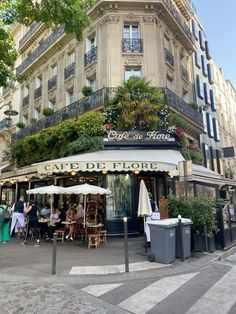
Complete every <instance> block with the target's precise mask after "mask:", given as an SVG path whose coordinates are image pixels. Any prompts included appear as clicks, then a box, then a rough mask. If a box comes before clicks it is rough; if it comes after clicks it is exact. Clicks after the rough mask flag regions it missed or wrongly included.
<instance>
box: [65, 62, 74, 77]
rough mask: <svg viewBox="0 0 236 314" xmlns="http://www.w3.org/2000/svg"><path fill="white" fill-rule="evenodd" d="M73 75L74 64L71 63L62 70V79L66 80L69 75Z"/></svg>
mask: <svg viewBox="0 0 236 314" xmlns="http://www.w3.org/2000/svg"><path fill="white" fill-rule="evenodd" d="M74 74H75V62H73V63H71V64H70V65H68V66H67V67H66V68H65V69H64V79H65V80H66V79H68V77H70V76H71V75H74Z"/></svg>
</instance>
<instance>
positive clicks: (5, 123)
mask: <svg viewBox="0 0 236 314" xmlns="http://www.w3.org/2000/svg"><path fill="white" fill-rule="evenodd" d="M11 126H12V120H11V119H9V118H5V119H3V120H1V121H0V130H3V129H7V128H10V127H11Z"/></svg>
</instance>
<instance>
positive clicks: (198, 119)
mask: <svg viewBox="0 0 236 314" xmlns="http://www.w3.org/2000/svg"><path fill="white" fill-rule="evenodd" d="M160 89H161V90H162V92H163V93H165V95H166V101H167V103H168V105H169V106H170V107H173V108H174V109H176V110H177V111H179V112H180V113H181V114H183V115H184V116H186V117H187V118H189V119H191V120H192V121H194V122H195V123H196V124H198V125H199V126H200V127H202V128H203V121H202V115H201V113H200V112H198V111H197V110H194V109H193V108H191V107H190V106H189V104H187V103H186V102H185V101H184V100H183V99H182V98H180V97H178V96H177V95H176V94H175V93H173V92H172V91H171V90H169V89H168V88H166V87H162V88H160Z"/></svg>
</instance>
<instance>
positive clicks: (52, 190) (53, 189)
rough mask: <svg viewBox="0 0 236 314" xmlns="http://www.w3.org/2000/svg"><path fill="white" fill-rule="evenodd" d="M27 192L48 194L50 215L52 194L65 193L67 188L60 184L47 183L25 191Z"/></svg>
mask: <svg viewBox="0 0 236 314" xmlns="http://www.w3.org/2000/svg"><path fill="white" fill-rule="evenodd" d="M26 193H27V194H29V195H30V194H49V195H51V217H52V207H53V194H67V189H66V188H63V187H62V186H57V185H48V186H42V187H39V188H35V189H30V190H27V191H26Z"/></svg>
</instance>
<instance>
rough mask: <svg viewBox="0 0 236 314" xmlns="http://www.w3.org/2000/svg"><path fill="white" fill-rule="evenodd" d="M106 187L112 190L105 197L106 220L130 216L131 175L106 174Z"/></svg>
mask: <svg viewBox="0 0 236 314" xmlns="http://www.w3.org/2000/svg"><path fill="white" fill-rule="evenodd" d="M106 179H107V187H108V188H109V190H110V191H111V192H112V193H111V194H109V195H107V197H106V218H107V220H114V219H120V218H123V217H132V201H131V195H132V194H131V176H130V175H129V174H108V175H107V177H106Z"/></svg>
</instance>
